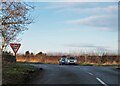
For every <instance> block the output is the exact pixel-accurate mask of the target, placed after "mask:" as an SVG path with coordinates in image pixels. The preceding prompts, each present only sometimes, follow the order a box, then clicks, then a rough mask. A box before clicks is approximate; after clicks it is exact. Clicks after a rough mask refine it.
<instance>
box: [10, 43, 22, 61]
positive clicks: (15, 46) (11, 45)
mask: <svg viewBox="0 0 120 86" xmlns="http://www.w3.org/2000/svg"><path fill="white" fill-rule="evenodd" d="M20 46H21V44H18V43H10V47H11V48H12V50H13V51H14V53H15V59H16V53H17V51H18V49H19V48H20Z"/></svg>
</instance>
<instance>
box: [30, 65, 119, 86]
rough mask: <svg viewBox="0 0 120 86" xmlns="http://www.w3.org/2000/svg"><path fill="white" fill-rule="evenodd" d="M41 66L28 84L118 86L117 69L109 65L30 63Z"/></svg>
mask: <svg viewBox="0 0 120 86" xmlns="http://www.w3.org/2000/svg"><path fill="white" fill-rule="evenodd" d="M32 65H34V66H36V67H39V68H43V69H44V70H43V72H42V73H40V74H39V75H37V77H35V78H34V79H33V80H31V81H30V82H29V83H28V84H81V85H82V84H86V85H91V84H92V85H93V84H94V85H96V86H120V85H118V84H119V79H118V76H119V75H118V73H119V72H118V71H119V70H118V69H116V68H114V67H111V66H104V67H103V66H79V65H50V64H32Z"/></svg>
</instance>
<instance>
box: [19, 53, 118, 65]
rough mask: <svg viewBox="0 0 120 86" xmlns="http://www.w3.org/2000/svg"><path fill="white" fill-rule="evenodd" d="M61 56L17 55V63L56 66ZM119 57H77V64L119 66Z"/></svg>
mask: <svg viewBox="0 0 120 86" xmlns="http://www.w3.org/2000/svg"><path fill="white" fill-rule="evenodd" d="M60 57H61V56H47V55H38V56H34V55H32V56H31V55H29V56H25V55H18V56H17V62H34V63H49V64H58V63H59V59H60ZM119 59H120V56H102V57H100V56H87V57H86V56H77V60H78V64H81V65H86V64H91V65H118V64H120V60H119Z"/></svg>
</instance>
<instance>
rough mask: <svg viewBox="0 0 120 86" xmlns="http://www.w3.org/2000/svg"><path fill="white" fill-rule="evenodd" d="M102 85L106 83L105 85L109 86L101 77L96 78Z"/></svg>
mask: <svg viewBox="0 0 120 86" xmlns="http://www.w3.org/2000/svg"><path fill="white" fill-rule="evenodd" d="M96 79H97V80H98V81H99V82H100V83H101V84H102V85H104V86H108V85H107V84H106V83H105V82H103V81H102V80H101V79H99V78H96Z"/></svg>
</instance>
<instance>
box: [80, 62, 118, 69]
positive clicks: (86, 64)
mask: <svg viewBox="0 0 120 86" xmlns="http://www.w3.org/2000/svg"><path fill="white" fill-rule="evenodd" d="M79 65H82V66H115V67H118V68H120V64H102V63H101V64H100V63H85V62H84V63H79Z"/></svg>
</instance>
